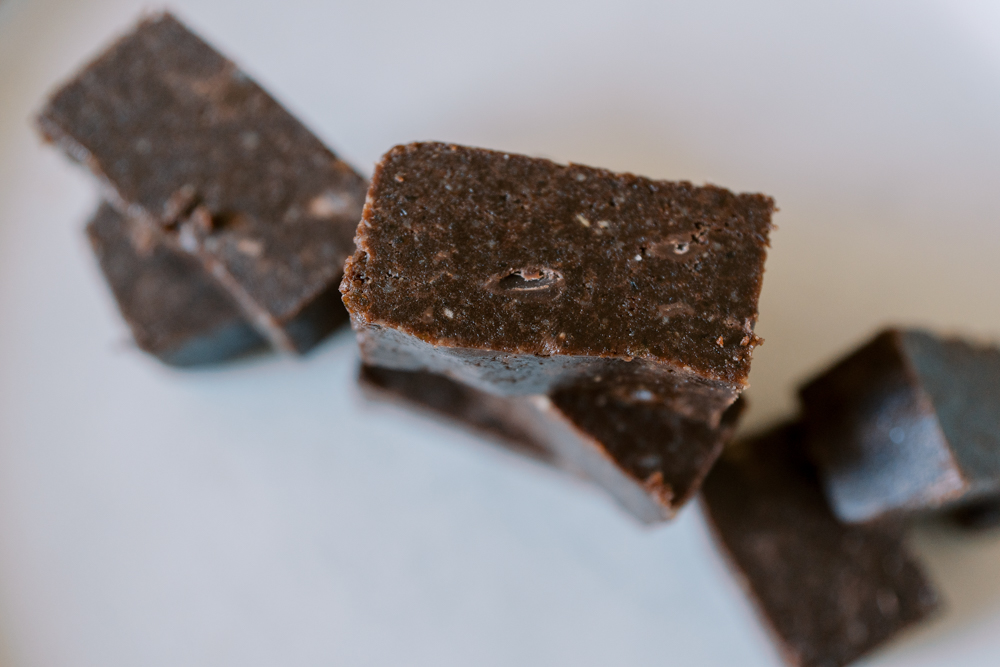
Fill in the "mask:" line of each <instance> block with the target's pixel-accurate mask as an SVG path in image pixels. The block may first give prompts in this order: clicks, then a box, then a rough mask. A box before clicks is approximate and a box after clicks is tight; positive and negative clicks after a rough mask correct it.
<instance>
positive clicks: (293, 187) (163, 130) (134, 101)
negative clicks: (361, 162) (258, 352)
mask: <svg viewBox="0 0 1000 667" xmlns="http://www.w3.org/2000/svg"><path fill="white" fill-rule="evenodd" d="M38 120H39V125H40V127H41V129H42V132H43V134H44V135H45V136H46V137H47V138H48V139H49V140H51V141H54V142H56V143H57V144H58V145H59V146H60V147H62V148H63V150H65V151H66V153H67V154H69V156H70V157H72V158H73V159H74V160H76V161H78V162H80V163H82V164H84V165H86V166H87V167H88V168H89V169H90V170H91V171H92V172H93V173H94V174H95V175H96V176H97V177H98V178H99V179H100V181H101V182H102V184H103V185H104V186H105V190H106V193H105V194H106V196H107V197H108V198H109V201H110V202H111V203H112V204H113V205H115V207H116V208H118V210H119V211H121V212H122V213H126V214H128V216H129V217H130V218H134V219H136V220H140V221H144V222H146V223H148V224H150V225H152V226H158V227H161V228H162V229H163V230H165V231H166V232H167V234H168V240H170V242H172V243H174V244H175V245H176V246H177V247H180V248H183V249H185V250H187V251H189V252H191V253H193V254H195V255H196V256H198V257H199V258H200V260H201V261H202V262H203V264H204V265H205V266H206V268H207V269H208V271H209V272H210V273H211V275H212V276H213V277H214V278H215V279H217V280H218V281H219V282H220V283H221V284H222V285H223V287H225V288H226V289H227V290H228V291H229V292H230V294H232V295H233V297H234V298H235V299H236V301H237V302H238V303H239V304H240V307H241V308H242V309H243V310H244V312H246V313H247V315H248V316H249V318H250V320H251V321H252V322H253V323H254V325H255V326H256V327H257V328H258V329H259V330H260V331H261V332H262V333H263V334H264V335H265V336H266V337H267V338H268V339H269V340H271V342H272V343H273V344H274V345H275V346H276V347H277V348H279V349H283V350H286V351H293V350H294V351H298V352H303V351H305V350H307V349H309V348H310V347H311V346H313V345H315V343H316V342H317V341H318V340H320V339H322V338H323V336H325V335H326V334H327V333H329V331H330V330H331V329H332V328H333V327H334V326H336V325H337V324H339V323H340V322H341V321H342V319H341V317H340V316H339V313H338V309H339V304H338V300H337V295H336V292H337V288H338V283H339V280H340V276H341V273H342V265H343V262H344V259H345V258H346V257H347V256H348V255H349V254H350V253H351V252H353V249H354V245H353V242H352V237H353V235H354V231H355V228H356V227H357V223H358V220H359V219H360V217H361V208H362V206H363V203H364V197H365V190H366V184H365V181H364V179H363V178H362V177H361V176H359V175H358V174H356V173H355V172H354V171H353V170H352V169H351V168H350V167H349V166H348V165H347V164H345V163H344V162H342V161H341V160H339V159H338V158H337V157H336V156H335V155H334V154H333V153H332V152H330V151H329V150H328V149H327V148H326V147H325V146H323V144H322V143H320V141H319V140H318V139H317V138H316V137H315V136H313V135H312V134H311V133H310V132H309V131H308V130H307V129H306V128H305V127H304V126H303V125H302V124H301V123H299V122H298V121H297V120H295V118H293V117H292V116H291V115H290V114H289V113H288V112H287V111H285V110H284V109H283V108H282V107H281V106H280V105H279V104H278V103H277V102H276V101H275V100H274V99H272V98H271V97H270V96H269V95H268V94H267V93H265V92H264V90H262V89H261V88H260V86H258V85H257V84H256V83H254V82H253V81H252V80H251V79H250V78H249V77H248V76H247V75H246V74H244V73H243V72H242V71H240V70H239V69H238V68H237V67H236V65H234V64H233V63H232V62H230V61H229V60H227V59H225V58H224V57H222V56H221V55H220V54H218V53H217V52H216V51H214V50H213V49H212V48H211V47H210V46H208V45H207V44H205V42H203V41H202V40H201V39H199V38H198V37H197V36H195V35H194V34H192V33H191V32H189V31H188V30H187V29H186V28H185V27H184V26H183V25H181V24H180V23H179V22H178V21H177V20H176V19H174V18H173V17H172V16H170V15H169V14H163V15H159V16H155V17H153V18H149V19H147V20H145V21H143V22H142V23H140V24H139V26H138V27H137V28H136V29H135V30H134V31H133V32H132V33H131V34H129V35H127V36H125V37H124V38H122V39H121V40H120V41H118V42H117V43H116V44H115V45H114V46H112V47H111V49H110V50H108V51H107V52H106V53H104V54H103V55H101V56H100V57H99V58H98V59H97V60H96V61H94V62H93V63H91V64H90V65H89V66H88V67H87V68H86V69H84V70H83V71H82V72H81V73H80V74H79V75H78V76H77V77H76V78H75V79H73V80H72V81H71V82H69V83H68V84H67V85H66V86H64V87H63V88H62V89H61V90H59V91H58V92H57V93H56V94H55V95H54V96H53V97H52V99H51V101H50V102H49V104H48V106H47V107H46V108H45V110H44V111H43V112H42V113H41V115H40V116H39V119H38ZM331 308H332V309H334V310H333V313H332V314H331V312H329V311H330V309H331Z"/></svg>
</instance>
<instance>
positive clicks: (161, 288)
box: [87, 204, 267, 366]
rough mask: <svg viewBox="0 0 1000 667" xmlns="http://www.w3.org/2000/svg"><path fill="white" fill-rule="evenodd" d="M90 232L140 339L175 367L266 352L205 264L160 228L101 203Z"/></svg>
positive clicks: (103, 267) (264, 344)
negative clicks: (176, 245) (177, 246)
mask: <svg viewBox="0 0 1000 667" xmlns="http://www.w3.org/2000/svg"><path fill="white" fill-rule="evenodd" d="M87 236H88V237H89V238H90V242H91V245H92V246H93V248H94V252H95V253H96V254H97V258H98V260H99V262H100V265H101V270H102V271H103V273H104V277H105V278H106V279H107V281H108V285H109V286H110V287H111V291H112V293H113V294H114V297H115V300H116V301H117V302H118V307H119V309H120V310H121V312H122V315H124V317H125V321H126V322H127V323H128V325H129V327H130V328H131V329H132V334H133V336H134V338H135V341H136V344H137V345H138V346H139V347H140V348H142V349H143V350H145V351H146V352H149V353H150V354H154V355H156V356H157V357H159V358H160V359H161V360H162V361H164V362H165V363H168V364H171V365H175V366H197V365H202V364H209V363H215V362H220V361H226V360H229V359H233V358H236V357H240V356H243V355H246V354H249V353H251V352H256V351H260V350H265V349H267V341H266V340H265V339H264V338H262V337H261V336H260V334H258V333H257V331H256V330H255V329H254V328H253V327H252V326H250V324H249V323H248V322H247V320H246V318H245V317H244V315H243V313H242V311H240V309H239V308H238V307H237V306H236V304H235V303H234V302H233V300H232V299H231V298H230V296H229V295H228V294H227V293H226V292H225V290H223V289H222V288H221V287H220V286H219V285H218V284H217V283H216V282H215V281H214V280H212V279H211V278H210V277H209V276H208V275H207V274H206V273H205V270H204V268H203V267H202V265H201V263H200V262H198V260H196V259H195V258H193V257H191V256H190V255H188V254H186V253H183V252H179V251H177V250H175V249H174V248H172V247H171V246H170V244H168V243H166V242H165V241H164V239H163V235H162V233H161V232H159V231H158V230H157V229H155V228H152V227H150V226H149V225H145V224H142V223H136V222H133V221H129V220H128V219H127V218H125V217H124V216H122V215H121V214H120V213H118V212H117V211H116V210H115V209H114V208H112V207H111V206H110V205H108V204H102V205H101V207H100V208H99V209H98V210H97V213H95V214H94V217H93V218H92V219H91V221H90V223H89V224H88V225H87Z"/></svg>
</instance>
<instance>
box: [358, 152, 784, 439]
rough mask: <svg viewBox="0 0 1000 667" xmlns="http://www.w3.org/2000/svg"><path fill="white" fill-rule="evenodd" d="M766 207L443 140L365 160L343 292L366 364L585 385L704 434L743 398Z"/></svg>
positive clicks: (493, 384) (753, 341)
mask: <svg viewBox="0 0 1000 667" xmlns="http://www.w3.org/2000/svg"><path fill="white" fill-rule="evenodd" d="M773 210H774V204H773V202H772V200H771V199H770V198H768V197H765V196H763V195H749V194H740V195H737V194H733V193H731V192H729V191H728V190H724V189H722V188H718V187H714V186H705V187H696V186H694V185H691V184H690V183H686V182H680V183H673V182H668V181H655V180H650V179H648V178H642V177H640V176H634V175H632V174H617V173H613V172H610V171H606V170H603V169H595V168H591V167H584V166H580V165H573V164H571V165H569V166H563V165H559V164H556V163H554V162H550V161H548V160H542V159H535V158H530V157H525V156H522V155H515V154H511V153H499V152H494V151H489V150H483V149H477V148H466V147H461V146H454V145H447V144H440V143H418V144H411V145H407V146H397V147H396V148H393V149H392V150H390V151H389V152H388V153H387V154H386V155H385V156H384V157H383V158H382V160H381V162H380V163H379V164H378V165H377V167H376V171H375V176H374V178H373V181H372V186H371V189H370V190H369V195H368V203H367V204H366V206H365V210H364V215H363V219H362V222H361V224H360V226H359V227H358V235H357V237H356V239H355V241H356V243H357V244H358V250H357V252H355V254H354V255H353V256H352V257H351V258H350V259H349V260H348V263H347V266H346V268H345V276H344V281H343V284H342V286H341V290H342V292H343V294H344V303H345V304H346V305H347V309H348V311H350V313H351V317H352V323H353V326H354V328H355V330H356V331H357V333H358V336H359V342H360V344H361V349H362V356H363V358H364V360H365V362H366V363H368V364H371V365H378V366H386V367H393V368H398V369H400V370H429V371H433V372H438V373H444V374H447V375H449V376H451V377H452V378H454V379H458V380H461V381H463V382H466V383H467V384H471V385H474V386H476V387H479V388H481V389H484V390H486V391H490V392H493V393H497V394H501V395H513V394H547V393H551V392H552V391H555V390H558V389H561V388H563V387H572V386H577V385H580V384H588V383H597V384H600V385H601V386H602V388H609V387H617V388H618V391H619V392H620V393H621V394H622V395H628V394H630V393H638V394H640V395H643V396H645V395H650V394H651V395H653V396H654V397H655V398H656V399H657V400H659V401H661V402H664V403H667V404H669V406H670V407H671V409H673V410H674V411H675V412H680V413H682V414H685V415H687V416H689V417H691V418H695V419H701V420H707V421H710V422H712V423H713V424H717V423H718V420H719V418H720V415H721V414H722V412H723V411H724V410H725V409H726V407H728V406H729V405H731V404H732V403H733V401H734V400H735V399H736V397H737V396H738V395H739V393H740V392H741V391H742V390H743V389H744V388H745V387H746V384H747V383H746V379H747V373H748V372H749V370H750V358H751V355H752V352H753V349H754V347H755V346H757V345H759V344H760V343H761V342H762V341H761V339H760V338H758V337H757V336H756V335H755V334H754V326H755V324H756V321H757V300H758V297H759V295H760V289H761V279H762V276H763V270H764V259H765V255H766V248H767V244H768V235H769V232H770V229H771V214H772V211H773Z"/></svg>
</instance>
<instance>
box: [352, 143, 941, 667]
mask: <svg viewBox="0 0 1000 667" xmlns="http://www.w3.org/2000/svg"><path fill="white" fill-rule="evenodd" d="M772 210H773V203H772V202H771V200H770V199H768V198H767V197H764V196H761V195H735V194H733V193H730V192H728V191H726V190H722V189H720V188H715V187H695V186H692V185H691V184H688V183H669V182H663V181H650V180H647V179H643V178H640V177H636V176H632V175H630V174H614V173H611V172H607V171H603V170H599V169H591V168H588V167H581V166H578V165H569V166H562V165H558V164H554V163H552V162H549V161H546V160H538V159H532V158H527V157H524V156H520V155H513V154H508V153H498V152H493V151H486V150H481V149H472V148H464V147H460V146H453V145H446V144H412V145H408V146H400V147H396V148H394V149H393V150H391V151H390V152H389V153H387V154H386V155H385V156H384V157H383V159H382V161H381V162H380V163H379V165H378V166H377V168H376V171H375V175H374V177H373V180H372V185H371V189H370V190H369V195H368V202H367V204H366V206H365V210H364V215H363V217H362V221H361V225H360V226H359V228H358V235H357V237H356V243H357V247H358V249H357V251H356V252H355V254H354V255H353V256H352V257H351V258H350V259H349V260H348V262H347V266H346V268H345V275H344V282H343V285H342V288H341V289H342V292H343V294H344V303H345V305H346V306H347V308H348V311H349V312H350V314H351V320H352V325H353V326H354V329H355V331H356V332H357V334H358V339H359V343H360V347H361V353H362V358H363V360H364V362H365V364H366V365H365V366H364V367H363V369H362V372H361V381H362V385H363V386H365V387H366V388H367V389H369V390H370V391H372V392H378V393H379V394H381V395H382V396H391V397H394V398H397V399H403V400H405V401H407V402H409V403H410V404H412V405H417V406H421V407H424V408H427V409H430V410H432V411H435V412H437V413H439V414H443V415H446V416H448V417H450V418H452V419H456V420H459V421H462V422H465V423H466V424H467V425H469V426H472V427H474V428H476V429H478V430H479V431H481V432H483V433H485V434H488V435H490V436H492V437H493V438H494V439H498V440H500V441H501V442H503V443H505V444H507V445H508V446H510V447H511V448H513V449H515V450H516V451H521V452H524V453H527V454H529V455H531V456H533V457H535V458H537V459H540V460H543V461H546V462H548V463H552V464H554V465H557V466H561V467H565V468H568V469H570V470H572V471H574V472H576V473H578V474H580V475H582V476H583V477H585V478H587V479H589V480H592V481H593V482H595V483H596V484H598V485H599V486H601V487H602V488H603V489H605V491H607V492H608V493H609V494H610V495H611V496H612V497H613V498H614V499H615V500H617V501H618V503H619V504H620V505H621V506H622V507H624V508H625V509H626V510H628V511H629V512H630V513H631V514H632V515H633V516H635V517H636V518H638V519H639V520H640V521H642V522H645V523H654V522H658V521H663V520H665V519H669V518H670V517H672V516H673V515H674V513H675V512H676V511H677V510H678V509H679V508H680V507H681V506H682V505H683V504H684V503H685V502H686V501H687V500H689V499H690V498H691V497H692V496H693V495H695V493H696V492H697V491H698V490H699V489H701V490H702V494H703V505H704V509H705V514H706V517H707V518H708V519H709V521H710V523H711V525H712V528H713V531H714V533H715V535H716V537H717V539H718V542H719V545H720V547H721V548H722V549H723V551H724V552H725V553H726V554H727V555H728V557H729V561H730V562H731V564H732V565H733V567H734V569H735V570H736V572H737V574H738V576H739V578H740V580H741V581H742V582H743V583H744V584H745V587H746V589H747V592H748V593H749V594H750V596H751V598H752V599H753V600H754V602H755V603H756V605H757V607H758V609H759V611H760V612H761V616H762V618H763V620H764V621H765V623H766V624H767V626H768V627H769V628H771V630H772V631H773V634H774V636H775V637H776V639H777V640H778V643H779V645H780V646H781V648H782V652H783V654H784V655H785V657H786V658H787V660H788V662H789V663H790V664H794V665H802V666H804V667H826V666H837V665H845V664H848V663H849V662H851V661H853V660H854V659H856V658H857V657H859V656H861V655H863V654H865V653H868V652H869V651H871V650H872V649H874V648H875V647H877V646H879V645H881V644H882V643H884V642H885V641H887V640H888V639H890V638H892V637H894V636H895V635H896V634H897V633H899V632H900V631H902V630H904V629H906V628H908V627H910V626H911V625H913V624H915V623H917V622H919V621H921V620H923V619H924V618H926V617H928V616H929V615H931V614H932V613H933V612H934V611H935V609H936V608H937V607H938V604H939V603H938V594H937V592H936V591H935V589H934V587H933V586H932V584H931V583H930V582H929V581H928V579H927V577H926V576H925V574H924V572H923V569H922V567H921V565H920V563H919V562H918V560H917V558H916V557H915V556H914V555H913V554H912V553H911V552H910V550H909V548H908V546H907V544H906V539H905V537H906V536H905V533H906V530H905V529H906V524H905V522H904V521H902V520H897V519H892V518H886V519H884V520H880V521H875V522H869V523H865V524H853V523H850V522H848V521H845V520H844V517H843V516H841V515H840V513H839V512H835V511H834V509H831V505H830V504H829V503H828V502H827V499H826V497H825V496H824V491H823V485H822V483H821V474H820V473H821V472H822V471H824V469H823V468H822V466H821V467H820V469H819V470H817V468H816V467H815V465H814V464H813V462H812V460H811V459H810V457H809V455H808V454H809V451H808V449H809V448H808V447H807V433H808V431H807V428H806V427H805V426H804V425H803V423H802V422H793V423H788V424H784V425H781V426H779V427H776V428H775V429H773V430H772V431H770V432H768V433H766V434H764V435H761V436H758V437H756V438H752V439H748V440H743V441H739V442H736V443H733V444H732V445H731V446H729V447H728V448H726V444H727V442H728V441H729V440H730V438H731V437H732V434H733V431H734V430H735V426H736V423H737V421H738V419H739V416H740V414H741V412H742V410H743V409H744V406H745V404H744V402H743V400H742V399H738V397H739V395H740V393H741V392H742V390H743V389H744V388H745V386H746V377H747V373H748V371H749V366H750V359H751V355H752V352H753V348H754V347H755V346H756V345H759V344H760V342H761V341H760V339H759V338H757V337H756V335H755V334H754V325H755V323H756V320H757V299H758V296H759V294H760V286H761V277H762V274H763V266H764V259H765V249H766V246H767V242H768V233H769V231H770V229H771V223H770V217H771V213H772ZM807 416H808V417H809V418H810V419H811V420H812V421H811V422H810V423H813V424H814V423H816V417H815V416H814V415H812V414H808V413H807ZM819 430H820V431H821V432H824V433H828V431H827V430H826V429H825V428H824V427H823V426H819ZM838 442H841V445H837V444H836V443H834V444H832V445H831V447H834V448H836V447H838V446H843V444H842V439H841V440H839V441H838ZM724 448H726V453H725V454H724V455H723V456H722V458H721V459H720V455H722V454H723V450H724ZM835 507H836V505H834V508H835Z"/></svg>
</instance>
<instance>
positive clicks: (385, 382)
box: [360, 366, 745, 523]
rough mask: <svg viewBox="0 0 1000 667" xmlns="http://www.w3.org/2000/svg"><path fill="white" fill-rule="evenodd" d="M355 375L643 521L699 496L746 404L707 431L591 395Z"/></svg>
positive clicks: (389, 373)
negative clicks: (585, 484)
mask: <svg viewBox="0 0 1000 667" xmlns="http://www.w3.org/2000/svg"><path fill="white" fill-rule="evenodd" d="M360 378H361V382H362V385H367V386H374V387H377V388H379V389H381V390H383V391H388V392H390V393H392V394H394V395H395V396H397V397H399V398H403V399H405V400H407V401H409V402H411V403H416V404H418V405H421V406H424V407H428V408H430V409H432V410H434V411H436V412H438V413H441V414H444V415H446V416H448V417H450V418H452V419H456V420H458V421H461V422H464V423H466V424H468V425H471V426H473V427H474V428H477V429H478V430H481V431H485V432H487V433H488V434H490V435H492V436H494V437H495V438H498V439H499V440H501V441H502V442H504V443H506V444H507V445H508V446H510V447H511V448H513V449H517V450H520V451H521V452H522V453H526V454H529V455H532V456H533V457H534V458H537V459H541V460H544V461H546V462H547V463H551V464H552V465H555V466H557V467H560V468H564V469H566V470H569V471H571V472H573V473H576V474H578V475H580V476H583V477H585V478H587V479H590V480H591V481H593V482H595V483H596V484H597V485H598V486H600V487H601V488H603V489H604V490H605V491H607V492H608V493H609V494H610V495H611V496H612V497H613V498H615V500H617V501H618V503H619V504H620V505H621V506H623V507H624V508H625V509H627V510H628V511H629V512H630V513H631V514H632V515H633V516H635V517H636V518H637V519H639V520H640V521H642V522H643V523H656V522H660V521H665V520H668V519H670V518H672V517H673V516H674V514H675V513H676V512H677V510H679V509H680V508H681V507H682V506H683V505H684V504H685V503H686V502H687V501H688V500H689V499H690V498H691V497H692V496H693V495H694V494H695V493H696V492H697V490H698V488H699V487H700V486H701V483H702V481H703V480H704V478H705V475H706V474H707V473H708V471H709V469H710V468H711V467H712V464H713V463H715V460H716V459H717V458H718V456H719V454H720V453H721V451H722V448H723V446H724V445H725V443H726V442H727V441H728V440H729V439H730V438H731V437H732V434H733V432H734V430H735V427H736V423H737V421H738V419H739V417H740V415H741V413H742V412H743V409H744V405H745V401H743V400H739V401H737V403H736V404H734V405H733V406H732V407H730V408H729V409H728V410H727V411H726V413H725V415H724V416H723V419H722V424H721V426H719V427H717V428H711V427H709V426H708V425H707V424H705V423H703V422H696V421H693V420H691V419H688V418H685V417H683V416H682V415H678V414H677V413H674V412H671V411H670V410H668V409H667V408H665V407H664V406H663V405H662V404H657V403H637V402H634V401H623V400H621V399H619V398H616V397H615V396H614V395H613V394H608V393H606V392H600V391H596V390H593V389H589V388H588V389H584V390H566V391H561V392H559V393H557V394H555V395H553V396H552V397H551V398H546V397H544V396H526V397H522V396H518V397H508V398H504V397H498V396H495V395H492V394H489V393H486V392H483V391H480V390H477V389H474V388H472V387H469V386H466V385H463V384H460V383H458V382H454V381H453V380H449V379H448V378H446V377H444V376H442V375H436V374H433V373H427V372H424V371H397V370H391V369H386V368H378V367H372V366H364V367H363V368H362V370H361V375H360Z"/></svg>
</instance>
